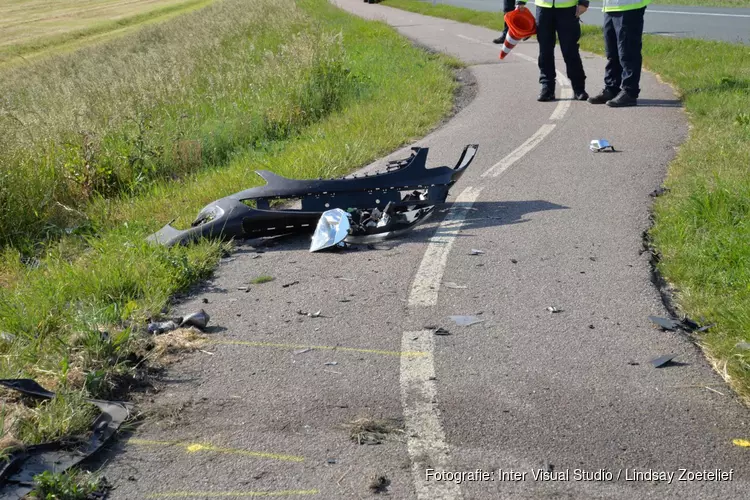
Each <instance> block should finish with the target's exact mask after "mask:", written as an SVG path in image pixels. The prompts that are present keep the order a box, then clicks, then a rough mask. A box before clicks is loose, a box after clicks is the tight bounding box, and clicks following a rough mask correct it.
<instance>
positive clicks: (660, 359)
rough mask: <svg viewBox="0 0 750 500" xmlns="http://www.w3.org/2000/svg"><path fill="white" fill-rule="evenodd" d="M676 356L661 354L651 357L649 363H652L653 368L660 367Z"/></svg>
mask: <svg viewBox="0 0 750 500" xmlns="http://www.w3.org/2000/svg"><path fill="white" fill-rule="evenodd" d="M675 357H677V355H676V354H667V355H666V356H661V357H658V358H656V359H652V360H651V361H650V363H651V364H652V365H654V368H661V367H663V366H666V365H668V364H669V363H671V362H672V360H673V359H674V358H675Z"/></svg>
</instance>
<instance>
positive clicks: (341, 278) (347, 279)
mask: <svg viewBox="0 0 750 500" xmlns="http://www.w3.org/2000/svg"><path fill="white" fill-rule="evenodd" d="M334 278H336V279H337V280H343V281H356V280H355V279H354V278H344V277H343V276H334Z"/></svg>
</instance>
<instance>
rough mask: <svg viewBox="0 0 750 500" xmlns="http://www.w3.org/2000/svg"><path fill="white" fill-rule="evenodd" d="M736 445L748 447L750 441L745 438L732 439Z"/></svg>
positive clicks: (749, 446)
mask: <svg viewBox="0 0 750 500" xmlns="http://www.w3.org/2000/svg"><path fill="white" fill-rule="evenodd" d="M732 442H733V443H734V444H736V445H737V446H742V447H743V448H750V441H748V440H747V439H735V440H734V441H732Z"/></svg>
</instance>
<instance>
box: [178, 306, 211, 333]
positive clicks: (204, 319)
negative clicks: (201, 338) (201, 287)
mask: <svg viewBox="0 0 750 500" xmlns="http://www.w3.org/2000/svg"><path fill="white" fill-rule="evenodd" d="M209 319H211V317H210V316H209V315H208V313H206V311H204V310H203V309H201V310H200V311H198V312H195V313H193V314H188V315H187V316H185V319H183V320H182V323H180V327H186V326H194V327H196V328H197V329H199V330H203V329H204V328H206V326H207V325H208V320H209Z"/></svg>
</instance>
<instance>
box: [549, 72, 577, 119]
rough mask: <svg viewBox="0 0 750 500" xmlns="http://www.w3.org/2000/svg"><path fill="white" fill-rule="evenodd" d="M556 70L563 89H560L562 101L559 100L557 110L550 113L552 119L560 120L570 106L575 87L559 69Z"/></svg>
mask: <svg viewBox="0 0 750 500" xmlns="http://www.w3.org/2000/svg"><path fill="white" fill-rule="evenodd" d="M555 72H556V73H557V80H558V81H559V82H560V86H561V87H562V90H561V91H560V101H558V103H557V106H555V110H554V111H553V112H552V114H551V115H550V117H549V119H550V120H559V119H561V118H562V117H563V116H565V113H567V112H568V108H569V107H570V100H571V99H572V98H573V89H572V88H571V86H570V80H568V79H567V78H566V77H565V75H563V74H562V73H560V72H559V71H557V70H556V71H555Z"/></svg>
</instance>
